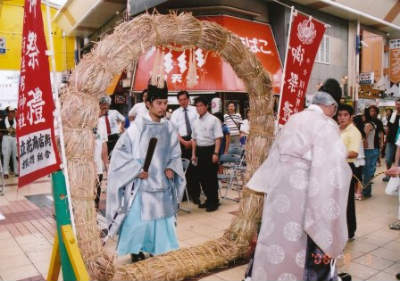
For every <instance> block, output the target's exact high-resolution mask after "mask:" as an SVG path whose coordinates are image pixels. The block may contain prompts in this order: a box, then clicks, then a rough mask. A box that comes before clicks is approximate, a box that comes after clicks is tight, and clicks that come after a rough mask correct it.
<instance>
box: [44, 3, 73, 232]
mask: <svg viewBox="0 0 400 281" xmlns="http://www.w3.org/2000/svg"><path fill="white" fill-rule="evenodd" d="M45 3H46V14H47V30H48V33H49V42H50V52H51V54H50V57H51V68H52V74H53V82H54V83H55V80H56V60H55V53H54V42H53V32H52V26H51V17H50V7H49V3H48V2H47V1H46V2H45ZM52 89H53V93H55V95H53V97H54V99H55V105H56V109H55V113H56V114H55V117H56V119H57V124H58V130H59V138H60V146H61V159H62V163H63V165H62V169H63V172H64V177H65V186H66V189H67V196H68V209H69V213H70V218H71V225H72V230H73V232H74V235H75V236H76V229H75V218H74V212H73V210H72V200H71V192H70V185H69V175H68V165H67V156H66V154H65V142H64V131H63V125H62V119H61V104H60V99H59V97H58V87H57V86H54V85H53V84H52Z"/></svg>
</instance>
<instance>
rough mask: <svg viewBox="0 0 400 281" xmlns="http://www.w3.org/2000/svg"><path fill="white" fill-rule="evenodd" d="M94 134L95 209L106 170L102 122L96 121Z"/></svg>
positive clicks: (106, 154) (104, 128) (106, 157)
mask: <svg viewBox="0 0 400 281" xmlns="http://www.w3.org/2000/svg"><path fill="white" fill-rule="evenodd" d="M93 133H94V136H95V147H94V162H95V163H96V169H97V183H96V187H97V191H96V198H95V200H94V202H95V206H96V209H97V210H98V209H99V202H100V194H101V182H102V180H103V172H104V170H105V171H106V173H107V171H108V163H109V162H108V153H107V152H108V148H107V141H108V137H107V130H106V127H105V124H104V122H101V120H100V119H99V121H98V122H97V127H96V128H94V129H93Z"/></svg>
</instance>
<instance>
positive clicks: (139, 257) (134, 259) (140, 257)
mask: <svg viewBox="0 0 400 281" xmlns="http://www.w3.org/2000/svg"><path fill="white" fill-rule="evenodd" d="M145 258H146V257H145V256H144V254H143V252H139V254H131V261H132V262H137V261H141V260H144V259H145Z"/></svg>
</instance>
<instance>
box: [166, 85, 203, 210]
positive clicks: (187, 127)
mask: <svg viewBox="0 0 400 281" xmlns="http://www.w3.org/2000/svg"><path fill="white" fill-rule="evenodd" d="M177 98H178V102H179V104H180V107H179V108H178V109H176V110H175V111H174V112H173V113H172V115H171V119H170V120H171V122H172V124H174V126H175V127H176V128H177V129H178V139H179V143H180V145H181V150H182V158H186V159H189V160H190V159H191V157H192V141H191V139H192V128H193V124H194V122H195V121H196V120H197V119H198V118H199V114H198V113H197V110H196V107H194V106H192V105H190V104H189V102H190V98H189V93H188V92H187V91H180V92H178V95H177ZM186 183H187V189H188V193H189V196H190V198H191V200H192V201H193V203H195V204H200V185H199V182H198V180H197V177H196V168H195V167H194V166H193V165H192V164H190V165H189V168H188V169H187V171H186ZM187 199H188V200H189V198H187Z"/></svg>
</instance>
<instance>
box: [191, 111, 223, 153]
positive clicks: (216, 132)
mask: <svg viewBox="0 0 400 281" xmlns="http://www.w3.org/2000/svg"><path fill="white" fill-rule="evenodd" d="M192 131H193V133H192V139H194V140H195V141H196V144H197V145H198V146H211V145H215V140H216V139H218V138H222V137H223V136H224V134H223V133H222V125H221V121H219V119H218V118H217V117H215V116H214V115H212V114H210V113H208V112H206V114H204V115H203V116H201V117H199V118H198V119H197V120H195V121H194V126H193V128H192Z"/></svg>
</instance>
